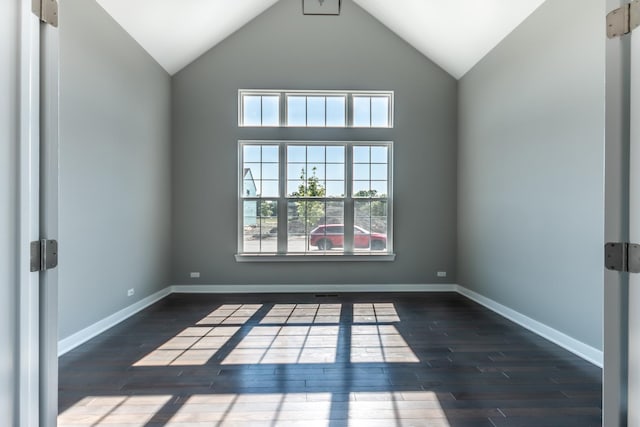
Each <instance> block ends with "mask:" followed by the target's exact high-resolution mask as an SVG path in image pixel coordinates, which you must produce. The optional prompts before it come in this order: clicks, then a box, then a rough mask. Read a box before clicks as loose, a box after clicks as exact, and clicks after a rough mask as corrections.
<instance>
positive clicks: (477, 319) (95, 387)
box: [58, 293, 602, 427]
mask: <svg viewBox="0 0 640 427" xmlns="http://www.w3.org/2000/svg"><path fill="white" fill-rule="evenodd" d="M601 375H602V372H601V369H599V368H597V367H595V366H593V365H591V364H590V363H588V362H585V361H584V360H582V359H580V358H578V357H577V356H574V355H573V354H571V353H569V352H567V351H565V350H563V349H561V348H559V347H558V346H556V345H554V344H552V343H550V342H548V341H546V340H544V339H542V338H540V337H538V336H537V335H535V334H533V333H531V332H529V331H527V330H525V329H523V328H521V327H519V326H517V325H515V324H513V323H511V322H509V321H508V320H506V319H504V318H502V317H500V316H498V315H496V314H494V313H492V312H491V311H489V310H487V309H485V308H483V307H481V306H480V305H478V304H475V303H474V302H472V301H470V300H468V299H466V298H464V297H463V296H461V295H458V294H454V293H426V294H406V293H404V294H339V295H311V294H310V295H306V294H302V295H300V294H295V295H293V294H291V295H288V294H266V295H209V294H204V295H201V294H173V295H170V296H169V297H167V298H165V299H164V300H162V301H160V302H158V303H157V304H155V305H153V306H151V307H149V308H148V309H146V310H144V311H142V312H140V313H139V314H137V315H136V316H133V317H131V318H130V319H128V320H127V321H125V322H123V323H121V324H119V325H117V326H116V327H114V328H112V329H110V330H109V331H107V332H105V333H103V334H101V335H100V336H98V337H96V338H94V339H93V340H91V341H89V342H88V343H86V344H84V345H82V346H80V347H79V348H77V349H75V350H73V351H71V352H69V353H67V354H66V355H64V356H63V357H61V358H60V374H59V416H58V424H59V426H110V427H114V426H120V427H140V426H145V427H160V426H173V427H178V426H180V427H192V426H198V427H200V426H304V427H315V426H323V427H338V426H363V427H377V426H381V427H395V426H398V427H399V426H441V427H467V426H474V427H475V426H493V427H502V426H523V427H525V426H537V427H540V426H544V427H553V426H557V427H571V426H579V427H589V426H600V425H601V412H602V411H601V406H602V404H601V388H602V384H601Z"/></svg>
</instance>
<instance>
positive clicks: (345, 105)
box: [238, 90, 393, 128]
mask: <svg viewBox="0 0 640 427" xmlns="http://www.w3.org/2000/svg"><path fill="white" fill-rule="evenodd" d="M238 97H239V100H238V101H239V102H238V124H239V125H240V126H242V127H274V126H276V127H327V128H350V127H357V128H392V127H393V92H392V91H322V92H320V91H278V90H240V91H239V92H238Z"/></svg>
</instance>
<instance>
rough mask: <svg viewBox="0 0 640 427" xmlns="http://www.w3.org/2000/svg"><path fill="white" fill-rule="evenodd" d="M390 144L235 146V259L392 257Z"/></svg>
mask: <svg viewBox="0 0 640 427" xmlns="http://www.w3.org/2000/svg"><path fill="white" fill-rule="evenodd" d="M392 148H393V146H392V143H390V142H309V141H304V142H303V141H300V142H291V141H287V142H273V141H243V142H240V147H239V156H240V165H239V189H240V194H239V201H240V202H239V207H238V210H239V213H240V221H239V222H240V227H239V228H240V230H239V233H238V234H239V238H238V252H239V254H240V255H323V256H326V255H388V254H391V253H392V230H391V224H392V222H391V214H392V203H391V200H392V198H391V194H392V183H391V178H392V170H391V165H392V158H393V152H392V151H393V150H392Z"/></svg>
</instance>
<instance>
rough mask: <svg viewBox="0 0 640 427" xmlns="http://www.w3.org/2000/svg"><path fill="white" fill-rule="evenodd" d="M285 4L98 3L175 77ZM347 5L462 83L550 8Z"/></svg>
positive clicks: (495, 0) (381, 0) (467, 3)
mask: <svg viewBox="0 0 640 427" xmlns="http://www.w3.org/2000/svg"><path fill="white" fill-rule="evenodd" d="M277 1H278V0H241V1H240V0H188V1H185V0H97V2H98V3H99V4H100V5H101V6H102V7H103V8H104V9H105V11H106V12H107V13H109V14H110V15H111V16H112V17H113V18H114V19H115V20H116V21H117V22H118V23H119V24H120V25H121V26H122V27H123V28H124V29H125V31H127V32H128V33H129V34H130V35H131V36H132V37H133V38H134V39H135V40H136V41H137V42H138V43H139V44H140V45H141V46H142V47H143V48H144V49H145V50H146V51H147V52H148V53H149V54H150V55H151V56H152V57H153V58H154V59H155V60H156V61H157V62H158V63H159V64H160V65H161V66H162V67H163V68H164V69H165V70H166V71H167V72H168V73H169V74H171V75H173V74H175V73H177V72H178V71H180V70H181V69H182V68H184V67H185V66H186V65H188V64H189V63H191V62H192V61H194V60H195V59H197V58H198V57H199V56H201V55H202V54H203V53H205V52H206V51H208V50H209V49H211V48H212V47H214V46H215V45H217V44H218V43H220V42H221V41H222V40H224V39H225V38H226V37H228V36H229V35H231V34H233V33H234V32H236V31H237V30H239V29H240V28H242V27H243V26H244V25H246V24H247V23H248V22H250V21H251V20H252V19H254V18H255V17H256V16H258V15H260V14H261V13H262V12H264V11H265V10H267V9H268V8H269V7H271V6H273V5H274V4H275V3H276V2H277ZM281 1H282V0H281ZM344 1H353V2H354V3H356V4H357V5H358V6H360V7H361V8H363V9H364V10H365V11H367V12H368V13H370V14H371V15H372V16H373V17H374V18H376V19H377V20H378V21H380V22H381V23H382V24H383V25H384V26H386V27H387V28H388V29H389V30H391V31H393V32H394V33H396V34H397V35H398V36H399V37H401V38H402V39H403V40H405V41H406V42H407V43H409V44H410V45H412V46H413V47H414V48H416V49H417V50H418V51H419V52H421V53H422V54H423V55H425V56H426V57H427V58H429V59H430V60H432V61H433V62H435V63H436V64H438V65H439V66H440V67H442V68H443V69H444V70H445V71H447V72H448V73H449V74H451V75H452V76H453V77H455V78H458V79H459V78H460V77H462V76H463V75H464V74H465V73H466V72H467V71H469V70H470V69H471V68H472V67H473V66H474V65H475V64H476V63H477V62H478V61H480V59H482V58H483V57H484V56H485V55H486V54H487V53H488V52H490V51H491V50H492V49H493V48H494V47H495V46H496V45H497V44H498V43H500V41H501V40H502V39H504V37H506V36H507V35H508V34H509V33H510V32H511V31H513V30H514V29H515V28H516V27H517V26H518V25H520V24H521V23H522V22H523V21H524V20H525V19H526V18H527V17H528V16H529V15H530V14H531V13H533V12H534V11H535V10H536V9H537V8H538V7H539V6H540V5H541V4H542V3H544V1H545V0H518V1H513V0H456V1H451V0H393V1H390V0H343V2H344ZM301 13H302V12H301Z"/></svg>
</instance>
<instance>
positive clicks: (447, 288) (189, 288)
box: [171, 284, 458, 294]
mask: <svg viewBox="0 0 640 427" xmlns="http://www.w3.org/2000/svg"><path fill="white" fill-rule="evenodd" d="M457 286H458V285H454V284H432V285H429V284H382V285H361V284H358V285H321V284H315V285H174V286H171V293H182V294H197V293H207V294H227V293H236V294H247V293H263V294H271V293H273V294H282V293H290V292H291V293H312V294H314V293H328V292H334V293H338V292H456V289H457Z"/></svg>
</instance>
